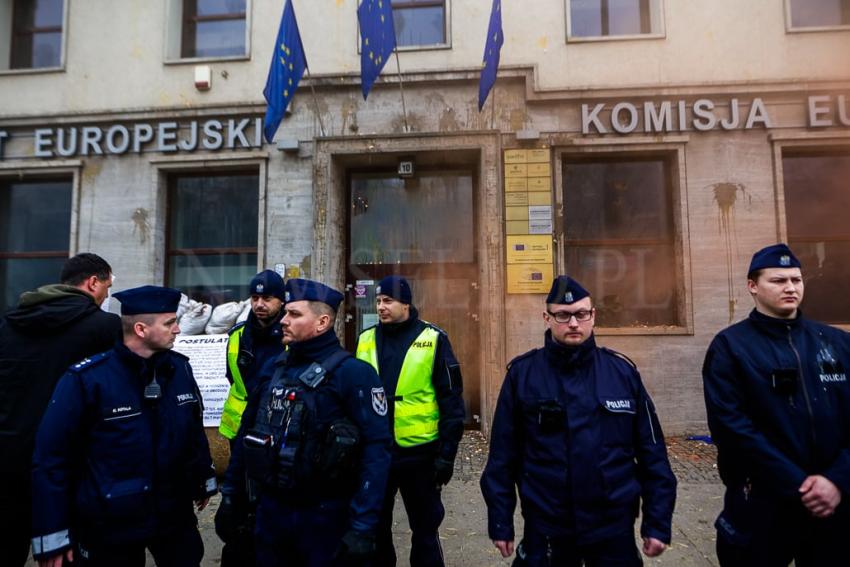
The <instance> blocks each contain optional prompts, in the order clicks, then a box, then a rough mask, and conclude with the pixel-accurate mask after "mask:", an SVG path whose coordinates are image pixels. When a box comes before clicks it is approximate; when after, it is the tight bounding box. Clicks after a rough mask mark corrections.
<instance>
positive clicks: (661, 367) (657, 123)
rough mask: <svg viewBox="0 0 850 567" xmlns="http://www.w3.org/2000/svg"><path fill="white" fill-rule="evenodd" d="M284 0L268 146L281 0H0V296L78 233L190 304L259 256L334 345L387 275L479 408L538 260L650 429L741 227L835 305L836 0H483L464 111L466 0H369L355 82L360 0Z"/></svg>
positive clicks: (840, 39)
mask: <svg viewBox="0 0 850 567" xmlns="http://www.w3.org/2000/svg"><path fill="white" fill-rule="evenodd" d="M385 1H389V0H385ZM292 4H293V6H294V9H295V11H296V14H297V18H298V22H299V27H300V31H301V37H302V40H303V44H304V49H305V52H306V56H307V61H308V64H309V70H310V71H309V76H305V78H304V80H303V81H302V83H301V85H300V87H299V89H298V91H297V94H296V95H295V98H294V99H293V101H292V104H291V105H290V107H289V110H288V112H287V116H286V117H285V118H284V120H283V122H282V124H281V127H280V129H279V130H278V132H277V135H276V138H275V143H273V144H269V143H265V141H264V140H263V139H262V124H263V122H262V120H263V115H264V112H265V101H264V99H263V97H262V90H263V86H264V84H265V80H266V75H267V72H268V68H269V61H270V58H271V57H272V56H273V51H274V50H275V49H276V46H275V37H276V35H277V28H278V24H279V22H280V17H281V10H282V8H283V2H280V1H275V2H261V1H259V0H159V1H158V2H108V1H106V0H87V1H85V2H83V1H80V0H30V1H24V0H0V101H2V106H0V299H2V303H0V307H2V308H3V309H5V308H7V307H9V306H11V305H13V304H14V302H15V298H16V297H17V294H19V293H20V292H21V291H23V290H25V289H28V288H31V287H34V286H35V285H40V284H44V283H48V282H52V281H54V280H55V278H56V276H57V272H58V270H59V266H60V265H61V263H62V261H63V259H64V258H66V257H67V256H68V255H69V254H73V253H76V252H81V251H93V252H96V253H98V254H100V255H102V256H104V257H105V258H107V259H108V260H109V262H110V263H111V264H112V266H113V268H114V270H115V273H116V281H115V289H123V288H128V287H132V286H136V285H141V284H145V283H155V284H166V285H172V286H175V287H179V288H181V289H183V290H184V291H186V292H187V294H188V295H189V296H190V297H192V298H194V299H198V300H201V301H205V302H208V303H211V304H218V303H222V302H226V301H232V300H239V299H244V296H245V295H246V294H247V283H248V281H249V280H250V277H251V276H252V275H253V274H254V273H256V272H257V271H258V270H260V269H263V268H267V267H268V268H273V269H278V270H279V271H281V272H282V273H285V274H287V275H288V276H296V275H298V276H303V277H310V278H315V279H319V280H322V281H325V282H327V283H329V284H332V285H334V286H336V287H338V288H340V289H345V290H346V293H347V297H346V302H345V308H344V309H345V311H344V314H343V315H344V316H343V317H341V318H340V322H339V329H338V330H339V332H340V334H341V335H342V336H345V338H346V340H347V342H348V345H349V346H352V345H353V340H354V337H356V334H357V332H358V331H359V330H361V329H362V328H364V327H365V326H368V325H370V324H372V323H373V322H374V321H375V320H376V319H375V311H374V301H373V300H374V284H375V282H377V281H378V280H379V279H380V278H381V277H382V276H384V275H387V274H390V273H399V274H402V275H405V276H407V277H408V278H410V279H411V280H412V283H413V286H414V297H415V302H416V303H417V306H418V307H419V308H420V311H421V313H422V316H423V317H424V318H426V319H428V320H430V321H433V322H434V323H436V324H437V325H439V326H441V327H443V328H444V329H446V330H447V331H448V332H449V334H450V336H451V338H452V341H453V343H454V345H455V348H456V351H457V352H458V355H459V358H460V359H461V363H462V365H463V374H464V380H465V390H466V394H465V397H466V402H467V407H468V410H469V415H470V423H471V424H473V425H474V424H478V423H480V424H482V425H483V426H484V428H485V429H486V427H487V423H488V420H489V417H490V416H491V415H492V411H493V409H494V404H495V397H496V396H497V394H498V389H499V386H500V384H501V381H502V378H503V376H504V368H505V365H506V364H507V363H508V362H509V361H510V360H511V359H512V358H513V357H514V356H516V355H518V354H520V353H522V352H524V351H526V350H528V349H530V348H533V347H536V346H539V345H540V344H542V333H543V323H542V311H543V307H544V306H543V304H542V302H543V299H544V297H545V295H544V294H545V291H547V290H548V285H549V283H550V282H551V277H552V275H553V274H557V273H569V274H571V275H573V276H574V277H575V278H577V279H578V280H579V281H581V282H582V283H583V284H585V286H586V287H588V288H589V289H590V290H591V292H592V293H593V295H594V298H595V302H596V306H597V309H598V315H597V336H598V340H599V342H600V343H602V344H604V345H606V346H610V347H611V348H614V349H617V350H620V351H622V352H624V353H625V354H627V355H628V356H629V357H631V358H632V359H633V360H634V361H635V362H636V363H637V364H638V366H639V368H640V369H641V372H642V375H643V378H644V381H645V382H646V384H647V387H648V389H649V390H650V393H651V394H652V395H653V398H654V400H655V403H656V406H657V407H658V411H659V415H660V417H661V419H662V421H663V422H664V424H665V426H666V427H667V429H668V430H669V431H672V432H698V431H705V429H706V426H705V411H704V406H703V402H702V384H701V376H700V368H701V365H702V359H703V355H704V352H705V348H706V346H707V344H708V342H709V341H710V339H711V337H712V336H713V335H714V334H715V333H716V332H717V331H718V330H720V329H721V328H723V327H724V326H726V325H728V324H729V323H731V322H734V321H736V320H739V319H741V318H743V317H745V316H746V314H747V313H748V312H749V310H750V308H751V300H750V298H749V297H748V294H747V292H746V288H745V276H746V274H745V272H746V267H747V264H748V262H749V258H750V255H751V254H752V252H753V251H754V250H756V249H757V248H760V247H762V246H764V245H767V244H770V243H773V242H776V241H787V242H789V243H790V244H791V245H792V247H794V249H795V251H797V253H798V254H799V255H800V257H801V259H802V261H803V263H804V268H805V273H806V276H807V294H808V298H807V299H806V301H805V302H804V311H805V312H806V313H807V314H808V315H811V316H813V317H815V318H819V319H822V320H826V321H828V322H831V323H834V324H838V325H843V324H850V296H848V293H847V290H848V287H850V273H848V270H850V268H848V266H850V224H848V223H847V222H845V221H844V216H845V211H846V210H848V205H850V187H848V180H850V101H848V98H850V58H848V57H847V56H846V54H847V53H848V52H850V49H848V48H850V1H848V0H757V1H751V2H737V1H734V0H718V1H715V2H710V3H709V2H688V1H678V0H535V2H518V1H517V2H514V1H511V0H503V1H502V21H503V30H504V36H505V42H504V46H503V48H502V51H501V65H500V71H499V76H498V80H497V82H496V85H495V87H494V89H493V91H492V92H491V93H490V96H489V98H488V100H487V102H486V104H485V106H484V108H483V111H481V112H479V111H478V107H477V95H478V88H477V87H478V77H479V71H480V68H481V59H482V53H483V49H484V44H485V36H486V33H487V24H488V20H489V17H490V10H491V2H489V1H487V0H392V4H393V7H394V12H395V14H394V15H395V27H396V35H397V38H398V43H399V46H400V47H399V53H398V59H397V61H396V60H395V58H393V60H392V61H389V62H388V64H387V66H386V68H385V69H384V73H383V74H382V76H381V78H380V79H379V81H378V82H377V83H376V84H375V86H374V87H373V89H372V92H371V94H370V95H369V98H368V100H364V99H363V97H362V95H361V92H360V91H361V89H360V78H359V68H360V52H359V49H360V46H359V35H358V26H357V16H356V10H357V2H356V1H355V0H309V1H308V0H293V1H292ZM399 69H400V74H399V72H398V70H399Z"/></svg>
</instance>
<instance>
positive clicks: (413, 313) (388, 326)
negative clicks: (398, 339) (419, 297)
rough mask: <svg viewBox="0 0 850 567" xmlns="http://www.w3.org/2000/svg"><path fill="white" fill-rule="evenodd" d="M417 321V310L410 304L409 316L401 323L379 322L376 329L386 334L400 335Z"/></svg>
mask: <svg viewBox="0 0 850 567" xmlns="http://www.w3.org/2000/svg"><path fill="white" fill-rule="evenodd" d="M418 321H419V311H417V310H416V308H415V307H413V306H412V305H411V306H410V317H408V318H407V319H405V320H404V321H402V322H401V323H379V324H378V329H379V330H380V331H381V333H384V334H386V335H401V334H404V333H406V332H407V331H409V330H410V329H411V328H412V327H413V326H414V325H416V323H417V322H418Z"/></svg>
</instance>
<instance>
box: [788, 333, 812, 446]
mask: <svg viewBox="0 0 850 567" xmlns="http://www.w3.org/2000/svg"><path fill="white" fill-rule="evenodd" d="M786 327H787V328H788V344H789V345H791V350H792V351H794V356H795V357H797V369H798V370H799V372H800V385H801V386H802V387H803V398H804V399H805V400H806V409H807V410H808V412H809V425H810V426H811V434H812V441H813V442H814V444H815V445H817V441H818V436H817V433H816V432H815V414H814V412H813V411H812V401H811V400H810V399H809V389H808V388H807V387H806V376H805V374H803V361H802V360H801V359H800V353H799V352H798V351H797V347H795V346H794V340H793V339H792V337H791V325H786Z"/></svg>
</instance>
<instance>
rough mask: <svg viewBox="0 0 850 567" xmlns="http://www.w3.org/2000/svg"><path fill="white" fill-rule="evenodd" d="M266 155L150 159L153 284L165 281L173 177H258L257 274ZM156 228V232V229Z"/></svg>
mask: <svg viewBox="0 0 850 567" xmlns="http://www.w3.org/2000/svg"><path fill="white" fill-rule="evenodd" d="M268 159H269V154H268V152H264V151H260V150H254V151H250V152H244V153H243V154H240V155H239V156H234V155H228V154H218V153H197V154H187V155H158V156H154V157H152V158H151V159H150V164H151V166H153V167H154V168H156V181H155V185H156V211H157V212H156V215H155V218H154V221H153V222H154V223H155V228H154V231H153V234H154V242H153V246H154V249H155V250H159V251H161V253H158V254H157V258H158V260H157V262H156V264H155V266H154V278H153V279H154V281H160V282H163V285H164V284H165V282H167V281H168V276H169V273H168V263H169V258H170V256H169V255H168V249H169V248H168V246H169V239H170V236H171V234H170V232H169V231H170V226H169V222H168V215H169V213H170V211H169V209H168V203H169V199H170V195H169V189H170V185H169V179H170V178H171V177H173V176H180V175H193V174H201V175H203V174H206V175H210V174H214V175H218V174H221V175H229V174H239V173H250V174H252V175H253V174H255V173H256V175H257V176H258V183H257V184H258V187H257V191H258V201H257V265H256V267H255V268H256V271H257V272H259V271H260V270H262V269H263V266H266V265H267V262H268V258H267V254H268V235H267V234H266V222H267V220H266V215H267V199H268ZM157 227H158V228H157Z"/></svg>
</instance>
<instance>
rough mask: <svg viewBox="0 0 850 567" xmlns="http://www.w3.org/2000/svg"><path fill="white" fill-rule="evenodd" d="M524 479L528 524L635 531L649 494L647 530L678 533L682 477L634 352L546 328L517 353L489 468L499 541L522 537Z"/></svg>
mask: <svg viewBox="0 0 850 567" xmlns="http://www.w3.org/2000/svg"><path fill="white" fill-rule="evenodd" d="M516 488H518V489H519V498H520V502H521V505H522V515H523V517H524V519H525V524H526V530H529V529H531V530H534V531H536V532H539V533H542V534H543V535H546V536H549V537H571V538H575V539H576V540H577V541H578V543H580V544H589V543H594V542H598V541H602V540H604V539H607V538H610V537H612V536H615V535H618V534H621V533H622V532H623V531H630V530H631V529H632V526H633V525H634V521H635V517H636V516H637V513H638V509H639V507H640V502H641V501H642V502H643V507H642V511H643V522H642V526H641V535H642V536H644V537H653V538H656V539H659V540H661V541H663V542H665V543H669V542H670V531H671V522H672V516H673V506H674V504H675V499H676V478H675V477H674V476H673V472H672V471H671V469H670V463H669V461H668V460H667V449H666V446H665V444H664V438H663V435H662V432H661V426H660V425H659V423H658V419H657V417H656V415H655V408H654V406H653V404H652V401H651V400H650V398H649V395H648V394H647V392H646V390H645V389H644V387H643V384H642V383H641V380H640V375H639V374H638V372H637V370H636V369H635V367H634V365H633V363H631V361H629V360H628V359H626V358H625V357H623V356H622V355H619V354H617V353H615V352H613V351H610V350H608V349H604V348H598V347H597V346H596V343H595V341H594V338H593V336H591V337H590V338H589V339H588V340H586V341H585V342H584V343H582V344H581V345H580V346H578V347H574V348H568V347H564V346H562V345H560V344H558V343H557V342H555V341H554V340H553V339H552V338H551V334H550V332H549V331H547V332H546V344H545V346H544V348H541V349H535V350H532V351H530V352H527V353H526V354H523V355H521V356H519V357H517V358H515V359H514V360H513V361H512V362H511V364H510V365H509V366H508V373H507V375H506V376H505V381H504V383H503V384H502V390H501V393H500V394H499V400H498V403H497V405H496V413H495V416H494V418H493V429H492V432H491V438H490V456H489V459H488V461H487V466H486V467H485V469H484V474H483V475H482V477H481V490H482V492H483V494H484V499H485V501H486V503H487V509H488V519H489V535H490V538H491V539H493V540H506V541H510V540H513V539H514V527H513V514H514V508H515V507H516Z"/></svg>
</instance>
